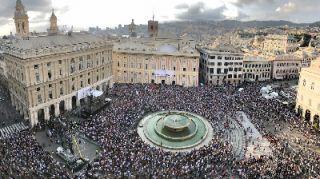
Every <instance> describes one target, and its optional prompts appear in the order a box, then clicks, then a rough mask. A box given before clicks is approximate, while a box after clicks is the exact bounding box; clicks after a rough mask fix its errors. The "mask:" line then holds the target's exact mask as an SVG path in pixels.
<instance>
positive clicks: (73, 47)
mask: <svg viewBox="0 0 320 179" xmlns="http://www.w3.org/2000/svg"><path fill="white" fill-rule="evenodd" d="M106 44H107V43H106V41H105V40H104V39H103V38H99V37H97V36H94V35H90V34H85V33H72V34H71V35H62V34H58V35H54V36H38V37H30V38H29V39H28V40H14V41H12V43H11V44H8V45H6V46H5V48H4V53H7V54H10V55H13V56H16V57H19V58H22V59H26V58H32V57H40V56H46V55H52V54H57V53H68V52H73V51H79V50H83V49H88V48H95V47H98V46H104V45H106ZM110 45H111V44H110Z"/></svg>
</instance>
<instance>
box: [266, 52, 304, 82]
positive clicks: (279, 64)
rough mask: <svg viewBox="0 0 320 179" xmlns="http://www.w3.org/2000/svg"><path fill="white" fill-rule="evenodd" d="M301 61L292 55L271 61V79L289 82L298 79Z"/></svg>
mask: <svg viewBox="0 0 320 179" xmlns="http://www.w3.org/2000/svg"><path fill="white" fill-rule="evenodd" d="M301 67H302V60H301V59H300V58H298V57H296V56H294V55H279V56H276V57H275V59H274V60H273V61H272V79H275V80H290V79H297V78H299V73H300V71H301Z"/></svg>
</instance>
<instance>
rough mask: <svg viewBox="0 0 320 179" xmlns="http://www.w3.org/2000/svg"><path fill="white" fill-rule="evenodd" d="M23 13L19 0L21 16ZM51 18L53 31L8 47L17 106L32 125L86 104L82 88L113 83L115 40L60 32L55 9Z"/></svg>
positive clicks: (8, 71) (6, 56)
mask: <svg viewBox="0 0 320 179" xmlns="http://www.w3.org/2000/svg"><path fill="white" fill-rule="evenodd" d="M17 11H18V12H17ZM22 12H24V9H23V6H22V4H21V1H20V0H17V8H16V13H15V19H16V17H17V15H21V13H22ZM50 22H51V27H50V29H49V33H48V35H47V36H39V37H27V38H22V39H16V40H14V41H12V43H9V44H7V45H6V46H5V47H4V48H3V58H4V59H3V61H4V63H5V64H4V65H1V66H4V67H5V69H6V71H3V73H6V74H7V82H8V89H9V92H10V97H11V102H12V105H13V106H15V108H16V110H17V111H19V112H20V114H21V115H23V116H24V118H25V119H26V120H27V119H29V121H30V125H31V126H34V125H36V124H37V123H38V122H39V121H42V120H49V119H50V117H51V116H59V115H60V113H63V112H64V111H68V110H71V109H72V108H75V107H76V106H80V104H81V102H84V101H85V100H86V98H82V97H81V98H80V97H79V91H82V92H83V91H84V89H95V90H100V91H105V90H107V88H109V87H112V84H113V80H112V44H110V43H109V42H107V41H106V40H104V39H101V38H99V37H96V36H93V35H90V34H84V33H72V32H69V33H68V34H59V33H58V29H57V24H56V23H57V18H56V16H55V14H54V13H52V16H51V18H50ZM20 26H21V25H19V27H20ZM24 27H28V26H26V24H24ZM19 32H20V33H22V32H21V31H17V33H19ZM23 32H25V31H23ZM21 35H27V34H25V33H22V34H21ZM82 96H83V95H82Z"/></svg>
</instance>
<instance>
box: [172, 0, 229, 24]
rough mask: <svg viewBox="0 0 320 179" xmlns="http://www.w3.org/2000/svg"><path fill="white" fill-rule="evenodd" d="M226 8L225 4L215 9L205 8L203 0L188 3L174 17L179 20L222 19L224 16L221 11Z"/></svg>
mask: <svg viewBox="0 0 320 179" xmlns="http://www.w3.org/2000/svg"><path fill="white" fill-rule="evenodd" d="M225 10H226V7H225V6H221V7H218V8H215V9H211V8H206V6H205V4H204V3H203V2H198V3H196V4H193V5H190V6H189V7H188V8H187V9H186V10H185V11H184V12H181V13H179V14H176V18H177V19H179V20H190V21H196V20H224V19H226V17H225V16H224V15H223V12H224V11H225Z"/></svg>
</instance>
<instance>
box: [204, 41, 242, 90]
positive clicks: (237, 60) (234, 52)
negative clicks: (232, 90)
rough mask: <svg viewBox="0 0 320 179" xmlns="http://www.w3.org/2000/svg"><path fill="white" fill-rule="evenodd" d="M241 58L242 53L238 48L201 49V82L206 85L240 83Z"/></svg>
mask: <svg viewBox="0 0 320 179" xmlns="http://www.w3.org/2000/svg"><path fill="white" fill-rule="evenodd" d="M243 58H244V54H243V53H242V52H241V51H240V50H238V49H236V48H233V47H229V46H227V47H226V46H218V47H215V48H214V49H208V48H203V49H201V50H200V80H201V82H202V83H204V84H208V85H223V84H233V85H238V84H240V83H242V82H243V78H242V74H243V72H242V68H243Z"/></svg>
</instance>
